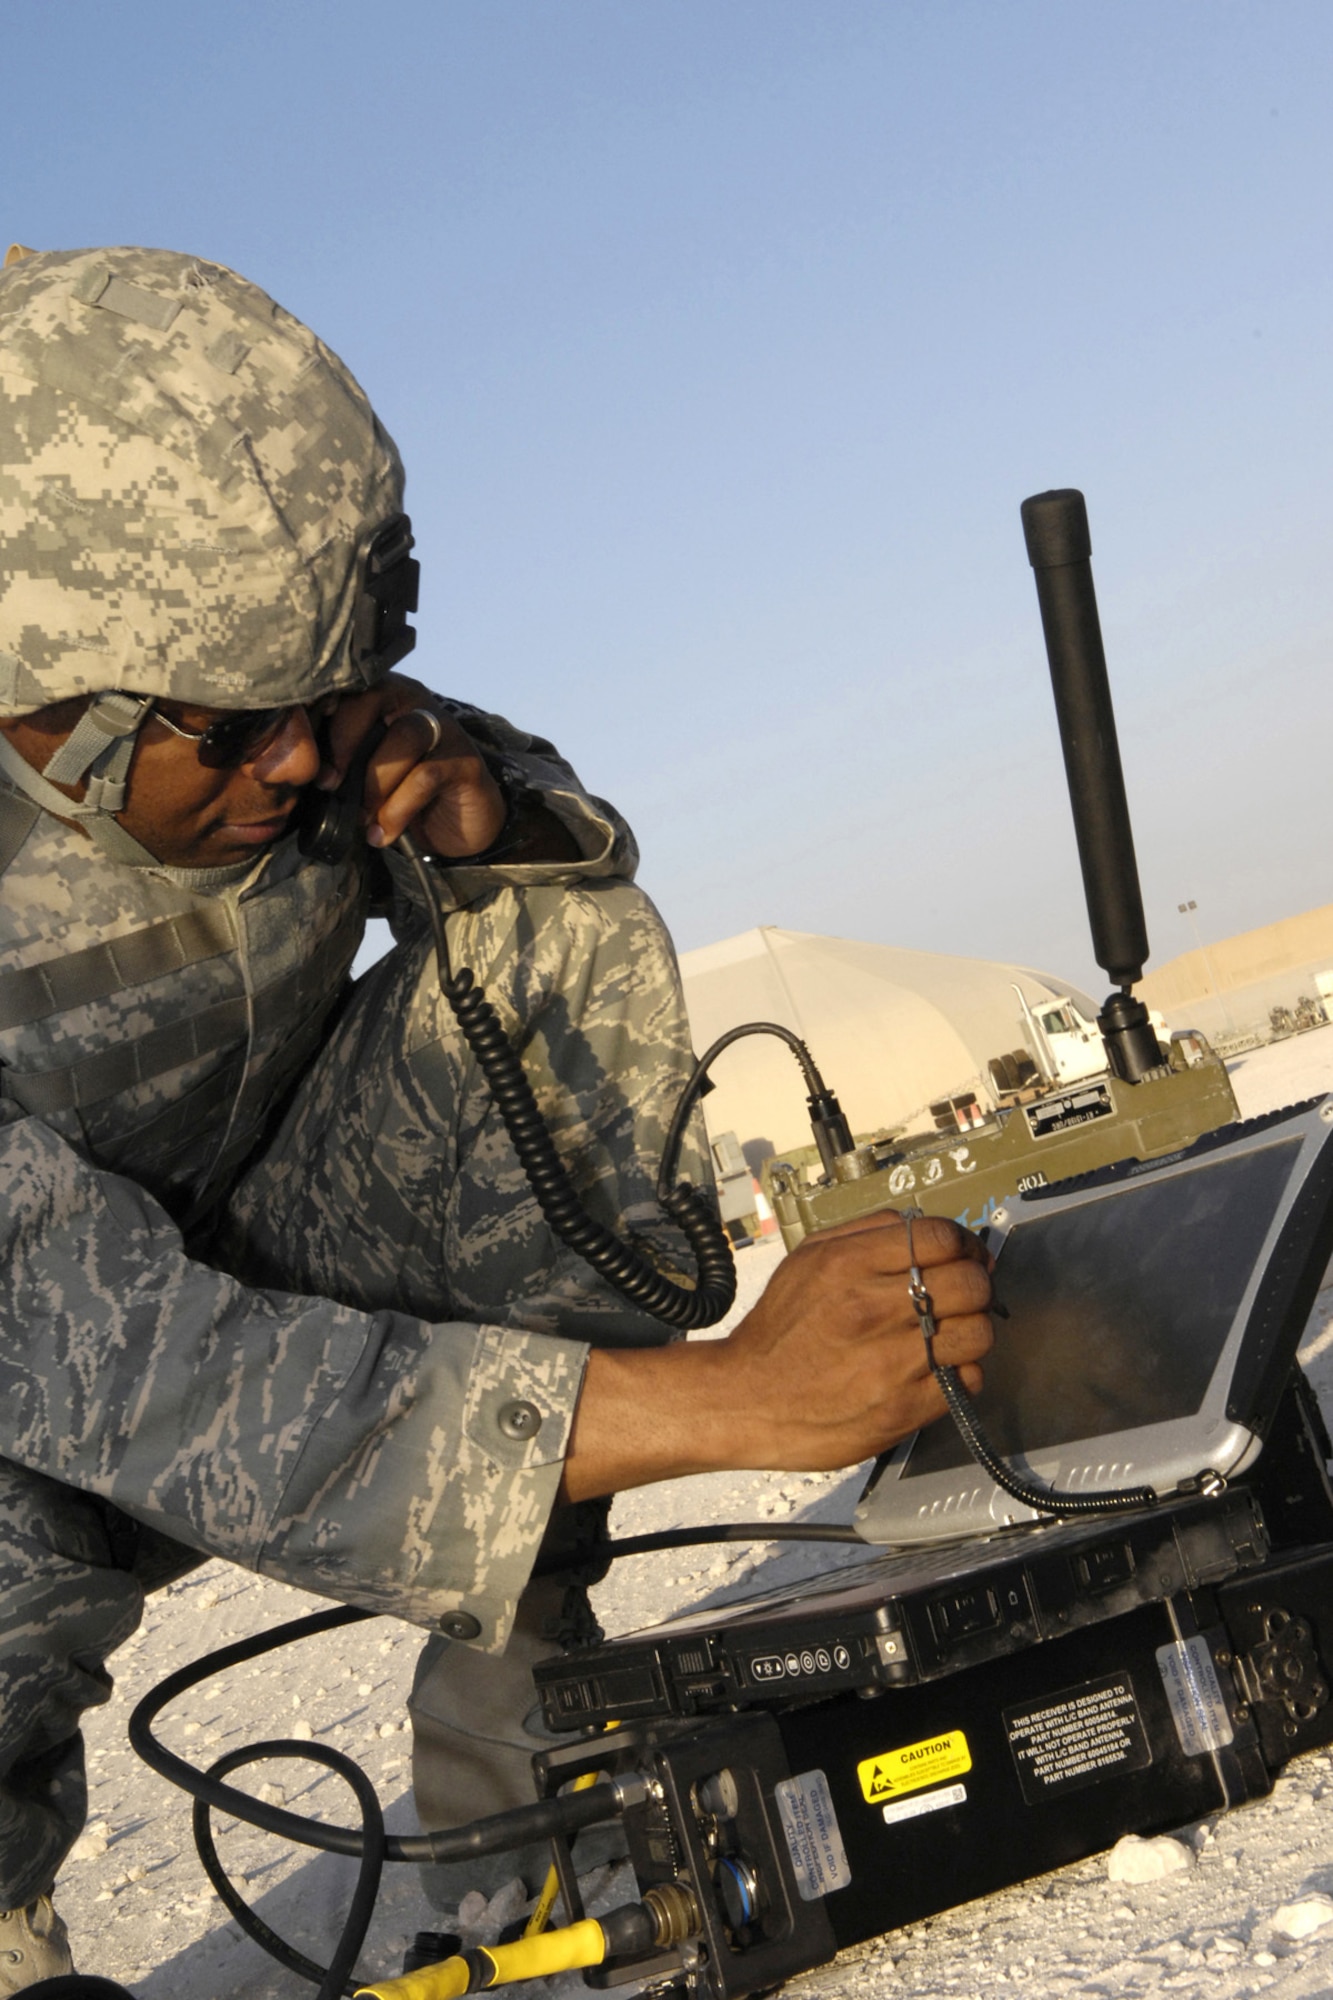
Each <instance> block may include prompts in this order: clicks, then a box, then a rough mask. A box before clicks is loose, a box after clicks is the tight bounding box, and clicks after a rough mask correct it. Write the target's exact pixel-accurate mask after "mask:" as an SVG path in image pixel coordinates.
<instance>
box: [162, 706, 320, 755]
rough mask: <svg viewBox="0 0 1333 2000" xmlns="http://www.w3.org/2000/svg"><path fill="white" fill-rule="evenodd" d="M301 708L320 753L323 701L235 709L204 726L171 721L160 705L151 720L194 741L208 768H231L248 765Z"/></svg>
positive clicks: (176, 734)
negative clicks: (308, 721)
mask: <svg viewBox="0 0 1333 2000" xmlns="http://www.w3.org/2000/svg"><path fill="white" fill-rule="evenodd" d="M303 707H304V708H305V709H306V713H307V715H308V716H309V718H310V727H311V728H312V729H313V730H314V732H315V738H316V741H317V742H318V743H319V745H320V749H321V754H322V753H323V750H324V748H325V741H324V725H325V723H326V722H327V721H328V713H327V712H326V711H325V712H322V704H319V703H316V704H314V705H311V706H307V705H306V704H305V703H303V702H288V703H287V705H286V706H285V707H284V708H238V709H236V710H234V711H232V712H231V713H229V714H227V715H220V716H219V717H218V719H217V721H216V722H210V723H209V725H208V727H207V729H185V728H183V727H182V726H181V724H180V723H179V722H173V721H172V719H171V717H170V716H169V715H164V714H163V713H162V710H161V709H160V708H155V709H154V710H153V719H154V721H156V722H162V723H165V724H166V726H167V728H168V729H169V730H170V731H171V732H172V734H173V735H174V736H180V737H183V738H184V740H185V741H186V742H187V743H193V744H194V746H195V754H196V756H197V757H198V759H199V762H200V763H201V764H204V765H206V766H207V767H208V769H209V770H210V771H231V770H235V768H236V767H237V765H238V764H247V763H248V762H249V761H250V759H251V758H252V757H257V756H258V755H259V753H260V751H261V750H266V749H267V748H268V746H269V744H270V743H272V741H273V740H274V738H275V737H276V736H277V735H278V734H279V733H280V731H281V730H282V729H283V727H284V725H285V724H286V722H287V718H288V717H289V716H291V715H294V714H295V713H296V711H297V709H298V708H303Z"/></svg>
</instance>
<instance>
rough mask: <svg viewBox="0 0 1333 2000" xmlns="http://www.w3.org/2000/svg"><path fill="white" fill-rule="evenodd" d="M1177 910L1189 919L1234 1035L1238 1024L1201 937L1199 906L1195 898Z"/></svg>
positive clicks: (1219, 1003) (1199, 951) (1217, 996)
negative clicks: (1232, 1014)
mask: <svg viewBox="0 0 1333 2000" xmlns="http://www.w3.org/2000/svg"><path fill="white" fill-rule="evenodd" d="M1176 908H1177V909H1178V910H1179V911H1180V914H1181V916H1182V917H1188V918H1189V926H1190V929H1191V930H1192V931H1193V933H1194V943H1195V947H1196V949H1197V951H1198V954H1199V956H1200V958H1201V959H1202V960H1203V969H1204V971H1205V972H1206V973H1207V975H1208V984H1209V985H1210V986H1211V987H1212V989H1213V998H1214V999H1215V1000H1216V1001H1217V1003H1218V1005H1219V1006H1220V1007H1221V1009H1222V1019H1223V1020H1224V1021H1225V1022H1226V1026H1227V1033H1228V1034H1229V1035H1231V1034H1234V1033H1235V1031H1236V1024H1235V1022H1234V1021H1233V1020H1232V1018H1231V1009H1230V1008H1229V1007H1228V1006H1227V1003H1226V995H1225V994H1224V993H1223V991H1222V988H1221V987H1220V986H1219V984H1218V981H1217V974H1216V973H1215V972H1214V971H1213V961H1212V960H1211V958H1209V956H1208V949H1207V946H1206V945H1205V944H1204V941H1203V939H1202V938H1201V937H1200V936H1199V919H1198V915H1197V911H1198V908H1199V906H1198V904H1197V903H1196V902H1195V901H1194V899H1193V897H1191V898H1190V900H1189V902H1188V903H1177V904H1176Z"/></svg>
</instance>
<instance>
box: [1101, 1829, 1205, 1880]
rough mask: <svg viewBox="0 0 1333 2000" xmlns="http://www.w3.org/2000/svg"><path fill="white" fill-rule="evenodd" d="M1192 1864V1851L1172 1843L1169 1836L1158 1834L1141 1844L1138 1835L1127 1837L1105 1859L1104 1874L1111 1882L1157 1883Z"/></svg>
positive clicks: (1174, 1842)
mask: <svg viewBox="0 0 1333 2000" xmlns="http://www.w3.org/2000/svg"><path fill="white" fill-rule="evenodd" d="M1193 1863H1194V1850H1193V1848H1190V1847H1186V1846H1185V1844H1184V1842H1183V1841H1180V1840H1172V1838H1171V1836H1170V1834H1167V1833H1159V1834H1158V1835H1156V1837H1155V1838H1154V1839H1152V1840H1144V1839H1143V1838H1142V1837H1141V1836H1140V1835H1139V1834H1137V1833H1127V1834H1125V1835H1124V1837H1123V1838H1122V1839H1120V1840H1117V1842H1116V1844H1115V1846H1114V1847H1113V1848H1112V1849H1111V1852H1110V1854H1109V1855H1108V1856H1107V1858H1106V1872H1107V1874H1108V1876H1109V1877H1110V1879H1111V1880H1112V1881H1113V1882H1160V1881H1161V1880H1162V1879H1163V1877H1164V1876H1167V1875H1177V1874H1179V1872H1180V1870H1181V1869H1182V1868H1189V1867H1192V1865H1193Z"/></svg>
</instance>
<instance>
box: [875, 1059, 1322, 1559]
mask: <svg viewBox="0 0 1333 2000" xmlns="http://www.w3.org/2000/svg"><path fill="white" fill-rule="evenodd" d="M989 1242H990V1247H991V1248H992V1249H993V1250H994V1251H995V1252H996V1260H997V1261H996V1269H995V1287H996V1294H997V1296H998V1298H999V1299H1000V1300H1001V1301H1002V1303H1003V1305H1004V1307H1005V1308H1006V1310H1007V1313H1008V1317H1007V1318H1005V1319H999V1320H997V1321H996V1327H995V1347H994V1350H993V1352H992V1353H991V1355H990V1356H989V1357H988V1359H987V1361H986V1363H985V1386H984V1388H983V1389H982V1391H981V1394H980V1395H979V1396H978V1397H977V1398H976V1399H975V1402H974V1404H973V1408H974V1409H975V1411H976V1413H977V1415H978V1417H979V1418H980V1420H981V1424H982V1427H983V1429H984V1430H985V1432H986V1433H987V1435H988V1437H989V1439H990V1442H991V1444H992V1445H993V1446H994V1447H995V1449H996V1450H997V1451H998V1452H999V1453H1000V1454H1001V1456H1002V1457H1004V1458H1005V1459H1007V1460H1008V1461H1009V1463H1010V1464H1011V1466H1012V1467H1013V1468H1014V1469H1015V1470H1016V1471H1017V1472H1018V1473H1019V1474H1020V1475H1021V1476H1022V1477H1023V1478H1024V1479H1025V1480H1028V1481H1031V1482H1034V1483H1035V1484H1037V1485H1038V1486H1041V1487H1048V1486H1049V1487H1055V1488H1058V1489H1061V1490H1063V1491H1066V1492H1074V1493H1088V1492H1094V1491H1107V1490H1110V1491H1115V1490H1117V1489H1123V1488H1126V1487H1131V1486H1133V1487H1145V1486H1146V1487H1150V1488H1151V1489H1152V1490H1153V1492H1154V1493H1155V1494H1156V1495H1157V1496H1158V1497H1159V1498H1161V1499H1165V1498H1168V1497H1172V1496H1175V1495H1183V1494H1187V1493H1190V1492H1199V1491H1201V1490H1202V1491H1209V1490H1215V1489H1216V1487H1217V1486H1218V1485H1219V1483H1221V1482H1225V1481H1227V1480H1229V1479H1231V1478H1233V1477H1234V1476H1235V1475H1236V1474H1237V1473H1240V1472H1243V1471H1244V1470H1245V1468H1246V1467H1247V1466H1248V1465H1250V1464H1251V1463H1252V1462H1253V1460H1254V1459H1255V1458H1256V1457H1257V1455H1258V1453H1259V1451H1260V1449H1261V1447H1262V1442H1263V1438H1264V1436H1265V1433H1266V1431H1267V1429H1268V1426H1269V1423H1270V1422H1271V1420H1272V1417H1273V1413H1274V1411H1275V1409H1276V1407H1277V1403H1278V1399H1279V1397H1280V1395H1281V1392H1282V1388H1283V1385H1284V1383H1285V1382H1286V1380H1287V1377H1288V1375H1289V1373H1290V1370H1291V1366H1292V1362H1293V1359H1294V1356H1295V1352H1296V1347H1297V1345H1298V1343H1299V1341H1300V1338H1301V1334H1302V1331H1303V1329H1304V1326H1305V1323H1306V1320H1307V1317H1308V1315H1309V1312H1310V1308H1311V1306H1312V1304H1313V1302H1314V1297H1315V1294H1316V1292H1317V1291H1318V1289H1319V1284H1320V1281H1321V1279H1322V1277H1323V1274H1324V1271H1325V1267H1326V1266H1327V1263H1328V1259H1329V1253H1330V1249H1333V1097H1324V1098H1320V1099H1317V1100H1315V1101H1314V1102H1312V1103H1309V1104H1305V1105H1297V1106H1295V1107H1293V1108H1292V1109H1290V1110H1286V1111H1279V1112H1274V1113H1272V1114H1270V1115H1269V1116H1267V1117H1264V1118H1256V1119H1252V1120H1250V1121H1248V1122H1247V1123H1245V1124H1241V1125H1231V1126H1227V1127H1224V1128H1223V1130H1222V1131H1220V1132H1216V1133H1210V1134H1208V1135H1207V1136H1206V1137H1205V1138H1203V1139H1200V1140H1198V1141H1197V1142H1196V1143H1195V1144H1194V1145H1193V1146H1191V1147H1189V1148H1188V1150H1187V1151H1184V1152H1182V1153H1179V1154H1175V1155H1173V1156H1171V1157H1170V1158H1168V1159H1166V1160H1156V1161H1151V1162H1147V1163H1141V1162H1138V1161H1127V1162H1124V1163H1122V1164H1121V1165H1119V1166H1115V1167H1110V1168H1106V1169H1104V1170H1103V1171H1101V1172H1099V1173H1097V1174H1091V1175H1088V1176H1086V1177H1085V1178H1083V1179H1081V1180H1079V1181H1067V1182H1065V1183H1063V1184H1062V1185H1058V1186H1056V1187H1053V1188H1049V1189H1047V1188H1041V1189H1037V1190H1034V1191H1033V1192H1031V1193H1029V1194H1024V1195H1020V1196H1016V1197H1015V1198H1014V1199H1013V1200H1011V1201H1008V1202H1006V1203H1005V1205H1004V1207H1003V1208H1001V1209H999V1210H997V1211H996V1213H995V1215H994V1217H993V1220H992V1226H991V1233H990V1237H989ZM928 1275H929V1274H927V1276H928ZM1034 1518H1035V1516H1034V1514H1033V1512H1032V1511H1031V1510H1030V1509H1028V1508H1027V1507H1025V1506H1023V1505H1022V1504H1021V1503H1020V1502H1018V1501H1016V1500H1014V1499H1011V1498H1010V1497H1009V1495H1008V1494H1006V1493H1003V1492H1002V1491H1001V1490H1000V1488H999V1487H998V1486H996V1485H995V1484H994V1482H993V1481H992V1480H991V1479H990V1478H989V1477H988V1476H987V1475H986V1473H985V1472H983V1471H982V1469H981V1467H980V1466H979V1465H978V1464H977V1463H976V1462H975V1461H974V1460H973V1459H972V1457H971V1456H970V1455H969V1453H968V1451H967V1448H966V1446H965V1445H964V1443H963V1441H962V1438H961V1437H960V1435H959V1433H958V1431H957V1429H956V1428H955V1426H954V1425H953V1424H952V1423H951V1422H950V1421H949V1420H948V1419H947V1418H944V1419H942V1420H941V1421H940V1422H939V1423H937V1424H933V1425H931V1426H930V1427H929V1428H928V1429H926V1430H922V1431H918V1432H917V1433H916V1434H915V1435H914V1436H913V1437H911V1438H908V1439H906V1440H905V1441H904V1442H903V1443H902V1444H901V1445H899V1446H898V1447H897V1449H896V1450H895V1451H893V1452H892V1453H890V1454H889V1455H888V1457H887V1458H886V1459H885V1460H884V1461H883V1463H882V1464H881V1466H880V1467H879V1468H878V1469H877V1471H876V1473H875V1475H874V1477H873V1478H872V1480H871V1482H870V1484H869V1486H868V1487H867V1488H866V1491H865V1493H864V1494H863V1496H862V1498H861V1502H860V1504H859V1506H858V1508H857V1511H856V1525H857V1527H858V1529H859V1530H860V1532H861V1534H862V1535H864V1537H865V1538H866V1540H867V1541H869V1542H875V1543H891V1544H895V1545H902V1544H910V1543H919V1542H929V1541H936V1540H940V1539H944V1538H954V1537H958V1536H975V1535H980V1534H987V1533H993V1532H994V1531H995V1530H996V1529H997V1528H1002V1527H1004V1526H1006V1525H1010V1524H1015V1523H1018V1522H1031V1521H1032V1520H1033V1519H1034Z"/></svg>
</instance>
